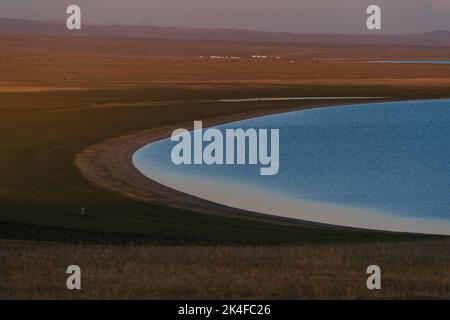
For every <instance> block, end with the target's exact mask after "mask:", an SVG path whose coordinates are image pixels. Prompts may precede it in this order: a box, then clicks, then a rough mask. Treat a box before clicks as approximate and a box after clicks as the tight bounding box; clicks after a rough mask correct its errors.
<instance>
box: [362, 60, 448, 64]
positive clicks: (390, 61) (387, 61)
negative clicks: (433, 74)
mask: <svg viewBox="0 0 450 320" xmlns="http://www.w3.org/2000/svg"><path fill="white" fill-rule="evenodd" d="M370 62H371V63H403V64H405V63H406V64H450V60H384V61H370Z"/></svg>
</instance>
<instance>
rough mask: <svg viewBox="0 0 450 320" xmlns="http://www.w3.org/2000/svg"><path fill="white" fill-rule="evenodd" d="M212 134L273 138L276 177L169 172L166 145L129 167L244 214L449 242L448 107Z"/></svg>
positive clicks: (423, 105)
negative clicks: (275, 132) (270, 134)
mask: <svg viewBox="0 0 450 320" xmlns="http://www.w3.org/2000/svg"><path fill="white" fill-rule="evenodd" d="M199 120H201V119H199ZM216 128H218V129H220V130H225V129H226V128H243V129H246V128H256V129H258V128H268V129H271V128H277V129H280V171H279V173H278V175H275V176H261V175H259V166H251V165H240V166H238V165H236V166H229V165H223V166H217V165H215V166H214V165H213V166H208V165H191V166H186V165H181V166H176V165H174V164H172V162H171V157H170V155H171V150H172V147H173V146H174V145H175V142H171V141H170V139H166V140H162V141H158V142H154V143H151V144H149V145H147V146H145V147H143V148H142V149H140V150H138V151H137V152H136V153H135V154H134V155H133V163H134V165H135V166H136V168H137V169H138V170H140V171H141V172H142V173H143V174H144V175H146V176H147V177H149V178H151V179H154V180H156V181H158V182H160V183H162V184H164V185H167V186H168V187H171V188H174V189H177V190H180V191H182V192H185V193H188V194H192V195H194V196H198V197H200V198H204V199H208V200H211V201H214V202H217V203H221V204H225V205H229V206H232V207H237V208H241V209H245V210H252V211H257V212H262V213H267V214H273V215H278V216H283V217H290V218H296V219H302V220H310V221H316V222H321V223H330V224H337V225H346V226H354V227H361V228H368V229H382V230H391V231H405V232H421V233H436V234H450V100H427V101H407V102H390V103H371V104H358V105H351V106H340V107H327V108H319V109H310V110H302V111H295V112H289V113H282V114H276V115H271V116H264V117H258V118H253V119H249V120H244V121H238V122H233V123H229V124H226V125H221V126H218V127H216Z"/></svg>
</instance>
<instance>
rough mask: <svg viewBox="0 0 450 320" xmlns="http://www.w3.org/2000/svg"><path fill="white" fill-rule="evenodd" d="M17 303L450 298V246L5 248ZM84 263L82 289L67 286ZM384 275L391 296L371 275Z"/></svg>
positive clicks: (9, 285) (5, 274) (5, 270)
mask: <svg viewBox="0 0 450 320" xmlns="http://www.w3.org/2000/svg"><path fill="white" fill-rule="evenodd" d="M0 258H1V261H2V263H1V264H0V271H1V276H0V277H1V278H2V281H1V282H0V297H1V298H7V299H13V298H14V299H106V298H108V299H354V298H358V299H398V298H428V299H431V298H437V299H443V298H446V299H449V298H450V242H448V241H447V242H420V243H397V244H355V245H302V246H283V247H264V246H74V245H62V244H53V243H35V242H28V243H27V242H11V241H3V242H0ZM72 264H77V265H79V266H80V268H81V270H82V290H81V291H76V292H75V291H69V290H67V289H66V286H65V284H66V279H67V278H66V277H67V275H66V274H65V270H66V268H67V266H69V265H72ZM372 264H377V265H379V266H380V267H381V269H382V290H380V291H369V290H367V288H366V279H367V275H366V268H367V267H368V266H369V265H372Z"/></svg>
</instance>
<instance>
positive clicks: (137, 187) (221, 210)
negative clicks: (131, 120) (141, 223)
mask: <svg viewBox="0 0 450 320" xmlns="http://www.w3.org/2000/svg"><path fill="white" fill-rule="evenodd" d="M368 100H369V101H372V100H371V99H368ZM377 101H379V100H377ZM389 101H393V100H392V99H389ZM361 102H362V101H358V102H354V101H352V100H350V101H342V100H341V101H339V102H332V101H327V102H326V103H323V102H320V103H313V102H312V103H310V104H309V105H308V106H300V107H298V106H297V107H286V108H283V107H274V108H268V109H267V110H255V111H250V112H242V113H239V114H231V115H223V116H219V117H214V118H209V119H205V120H203V121H204V123H205V127H206V126H215V125H220V124H225V123H228V122H233V121H239V120H244V119H249V118H253V117H258V116H264V115H270V114H275V113H283V112H289V111H296V110H306V109H311V108H318V107H330V106H336V107H337V106H339V105H344V104H345V105H350V104H355V103H361ZM181 127H182V128H188V129H192V121H189V122H185V123H178V124H174V125H169V126H163V127H158V128H152V129H148V130H144V131H140V132H137V133H133V134H129V135H125V136H121V137H117V138H112V139H108V140H106V141H104V142H102V143H99V144H95V145H92V146H90V147H88V148H86V149H84V150H83V151H82V152H80V153H79V154H78V155H77V156H76V158H75V165H76V166H77V168H78V169H79V170H80V172H81V173H82V175H83V176H84V177H85V178H86V179H88V180H89V181H90V182H92V183H94V184H95V185H97V186H99V187H102V188H105V189H107V190H110V191H113V192H116V193H120V194H122V195H124V196H127V197H130V198H133V199H136V200H140V201H145V202H148V203H151V204H154V205H160V206H165V207H171V208H178V209H187V210H194V211H198V212H204V213H211V214H219V215H228V216H229V215H230V214H232V215H237V216H239V217H240V218H246V219H251V220H254V219H257V220H259V221H261V220H265V221H270V222H276V223H282V224H289V225H302V226H309V227H320V228H332V229H345V230H355V231H356V230H359V231H360V230H365V231H367V232H391V231H384V230H373V229H361V228H358V227H352V226H339V225H332V224H326V223H323V222H312V221H305V220H299V219H295V218H287V217H280V216H275V215H269V214H267V213H257V212H251V211H246V210H242V209H236V208H232V207H228V206H226V205H222V204H218V203H214V202H211V201H208V200H205V199H201V198H198V197H196V196H193V195H189V194H186V193H183V192H182V191H177V190H175V189H171V188H169V187H167V186H164V185H162V184H160V183H158V182H156V181H153V180H151V179H149V178H148V177H146V176H145V175H143V174H142V173H141V172H140V171H139V170H138V169H137V168H136V167H135V166H134V165H133V162H132V156H133V154H134V153H135V152H136V151H137V150H138V149H140V148H141V147H143V146H145V145H147V144H150V143H152V142H155V141H158V140H161V139H164V138H168V137H170V134H171V133H172V131H173V130H175V129H177V128H181Z"/></svg>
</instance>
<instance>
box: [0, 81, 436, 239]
mask: <svg viewBox="0 0 450 320" xmlns="http://www.w3.org/2000/svg"><path fill="white" fill-rule="evenodd" d="M396 91H399V90H396ZM396 91H394V90H392V89H389V88H382V87H378V88H357V87H356V88H351V89H348V88H339V87H330V88H324V87H280V88H277V87H275V88H269V87H267V88H265V87H262V88H233V87H231V88H230V87H228V88H216V89H183V88H178V87H168V88H148V89H134V90H133V89H116V90H109V91H108V90H84V91H51V92H39V93H2V94H0V112H1V120H0V121H1V127H0V130H1V134H0V137H1V138H0V139H1V146H2V153H1V156H0V170H1V177H2V179H1V182H0V203H1V217H0V219H1V224H0V236H1V237H2V238H15V239H17V238H18V239H21V238H24V239H40V240H64V241H98V240H99V237H100V238H101V239H102V241H107V242H110V241H114V242H116V241H117V242H124V241H132V240H135V241H138V240H141V241H142V240H163V241H164V240H175V241H177V242H179V241H213V242H216V241H231V242H233V241H237V242H253V243H257V242H259V243H286V242H297V241H314V242H315V241H319V242H331V241H337V240H339V239H341V240H349V241H350V240H358V239H364V238H368V239H372V240H373V239H385V238H386V237H387V238H397V237H398V236H397V235H389V234H375V235H374V234H370V235H369V236H368V234H367V233H364V232H346V231H333V230H326V229H324V230H323V229H321V228H316V227H314V228H302V227H300V228H299V227H298V226H285V225H281V224H277V223H275V224H274V223H267V222H264V223H262V222H254V221H247V220H244V219H239V218H228V217H223V216H217V215H206V214H202V213H196V212H190V211H186V210H180V209H170V208H164V207H158V206H156V205H153V206H152V205H148V204H147V203H143V202H139V201H135V200H129V199H127V198H125V197H122V196H120V195H118V194H114V193H111V192H108V191H105V190H103V189H100V188H98V187H96V186H93V185H91V184H90V183H89V182H87V181H86V180H84V179H83V178H82V177H81V175H80V174H79V172H78V170H77V168H76V167H75V166H74V158H75V155H76V154H77V153H78V152H80V151H81V150H83V149H84V148H85V147H87V146H89V145H91V144H94V143H98V142H101V141H103V140H105V139H107V138H109V137H114V136H120V135H124V134H127V133H130V132H134V131H137V130H142V129H147V128H152V127H158V126H162V125H168V124H174V123H177V122H178V121H186V120H192V121H193V120H195V119H207V118H209V117H211V116H215V115H221V114H230V113H231V114H232V113H239V112H243V111H246V110H255V109H263V108H271V109H276V108H280V110H282V109H283V108H286V107H287V106H288V105H289V104H292V103H284V104H281V105H280V104H278V105H277V106H276V105H274V104H270V103H253V104H248V103H247V104H220V103H214V102H202V101H204V100H212V99H217V98H226V97H236V96H247V97H248V96H261V95H262V96H285V95H288V96H289V95H291V96H296V95H297V96H304V95H313V96H314V95H319V96H320V95H325V96H326V95H330V96H333V95H347V94H348V95H352V94H356V93H358V94H359V95H374V94H376V95H383V96H396V97H408V94H410V95H411V96H412V95H413V94H414V89H407V90H403V91H402V92H401V93H402V94H399V93H397V92H396ZM427 94H430V91H427ZM414 96H415V97H417V94H415V95H414ZM113 103H116V104H119V107H117V105H114V104H113ZM308 103H311V102H308ZM303 104H307V102H304V103H303ZM295 105H300V104H299V103H298V102H297V103H296V104H295ZM81 207H86V208H87V210H88V212H89V216H88V217H81V216H79V215H78V214H79V211H80V208H81ZM59 228H62V229H59ZM71 230H81V231H82V232H74V231H71ZM88 231H89V232H88ZM91 232H94V233H91Z"/></svg>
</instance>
